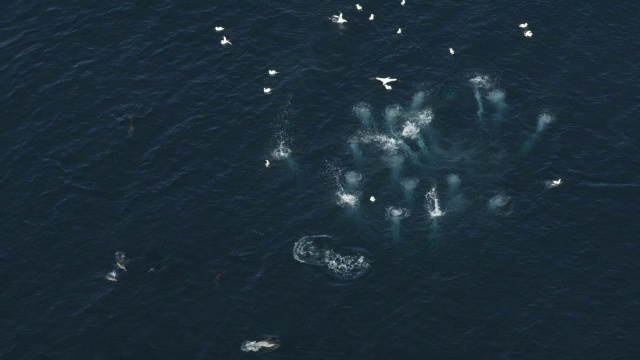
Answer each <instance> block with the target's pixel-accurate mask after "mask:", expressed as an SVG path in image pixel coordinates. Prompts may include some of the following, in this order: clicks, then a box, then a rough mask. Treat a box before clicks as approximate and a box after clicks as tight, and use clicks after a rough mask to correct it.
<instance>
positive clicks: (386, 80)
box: [371, 77, 398, 85]
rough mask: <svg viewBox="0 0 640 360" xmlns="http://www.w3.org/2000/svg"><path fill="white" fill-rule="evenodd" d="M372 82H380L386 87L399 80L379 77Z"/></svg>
mask: <svg viewBox="0 0 640 360" xmlns="http://www.w3.org/2000/svg"><path fill="white" fill-rule="evenodd" d="M371 80H378V81H380V82H382V85H386V84H387V83H390V82H394V81H397V80H398V79H393V78H390V77H385V78H381V77H377V78H371Z"/></svg>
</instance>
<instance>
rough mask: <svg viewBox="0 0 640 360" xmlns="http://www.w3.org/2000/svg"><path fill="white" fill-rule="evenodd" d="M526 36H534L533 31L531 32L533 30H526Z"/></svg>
mask: <svg viewBox="0 0 640 360" xmlns="http://www.w3.org/2000/svg"><path fill="white" fill-rule="evenodd" d="M524 36H525V37H532V36H533V33H532V32H531V30H527V31H525V32H524Z"/></svg>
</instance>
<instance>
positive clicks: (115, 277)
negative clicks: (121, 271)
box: [105, 270, 118, 282]
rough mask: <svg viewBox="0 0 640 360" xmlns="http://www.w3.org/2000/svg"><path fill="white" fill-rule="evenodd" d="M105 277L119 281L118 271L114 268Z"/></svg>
mask: <svg viewBox="0 0 640 360" xmlns="http://www.w3.org/2000/svg"><path fill="white" fill-rule="evenodd" d="M105 278H106V279H107V280H109V281H114V282H115V281H118V273H117V272H116V271H115V270H112V271H111V272H110V273H108V274H107V276H105Z"/></svg>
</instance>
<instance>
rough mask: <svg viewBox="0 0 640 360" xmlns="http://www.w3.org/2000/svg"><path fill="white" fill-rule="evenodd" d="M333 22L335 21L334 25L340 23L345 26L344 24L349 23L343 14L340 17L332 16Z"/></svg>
mask: <svg viewBox="0 0 640 360" xmlns="http://www.w3.org/2000/svg"><path fill="white" fill-rule="evenodd" d="M331 21H333V22H334V23H338V24H343V23H346V22H347V20H345V19H344V18H343V17H342V13H340V15H332V16H331Z"/></svg>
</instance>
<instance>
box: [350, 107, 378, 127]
mask: <svg viewBox="0 0 640 360" xmlns="http://www.w3.org/2000/svg"><path fill="white" fill-rule="evenodd" d="M353 112H354V114H356V116H357V117H358V119H359V120H360V123H362V126H363V127H364V128H365V129H371V128H372V127H373V121H372V118H371V106H369V104H367V103H365V102H361V103H359V104H357V105H356V106H354V107H353Z"/></svg>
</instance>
